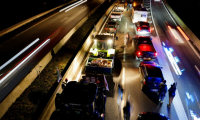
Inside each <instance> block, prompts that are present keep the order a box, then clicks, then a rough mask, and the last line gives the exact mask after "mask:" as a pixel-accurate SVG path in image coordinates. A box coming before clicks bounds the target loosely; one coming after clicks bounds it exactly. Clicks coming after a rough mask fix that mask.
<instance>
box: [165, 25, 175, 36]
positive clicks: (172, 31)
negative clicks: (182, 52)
mask: <svg viewBox="0 0 200 120" xmlns="http://www.w3.org/2000/svg"><path fill="white" fill-rule="evenodd" d="M167 27H168V28H169V30H170V31H171V33H172V34H173V36H174V37H175V39H178V37H177V36H176V34H175V33H174V30H172V28H171V27H170V26H169V25H168V26H167Z"/></svg>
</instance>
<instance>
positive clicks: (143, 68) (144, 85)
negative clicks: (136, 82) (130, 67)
mask: <svg viewBox="0 0 200 120" xmlns="http://www.w3.org/2000/svg"><path fill="white" fill-rule="evenodd" d="M161 69H162V67H161V66H160V65H158V64H157V63H156V62H152V61H143V62H141V63H140V65H139V73H140V79H141V89H142V90H143V91H147V92H153V93H158V92H159V84H160V83H161V82H163V80H164V77H163V74H162V70H161Z"/></svg>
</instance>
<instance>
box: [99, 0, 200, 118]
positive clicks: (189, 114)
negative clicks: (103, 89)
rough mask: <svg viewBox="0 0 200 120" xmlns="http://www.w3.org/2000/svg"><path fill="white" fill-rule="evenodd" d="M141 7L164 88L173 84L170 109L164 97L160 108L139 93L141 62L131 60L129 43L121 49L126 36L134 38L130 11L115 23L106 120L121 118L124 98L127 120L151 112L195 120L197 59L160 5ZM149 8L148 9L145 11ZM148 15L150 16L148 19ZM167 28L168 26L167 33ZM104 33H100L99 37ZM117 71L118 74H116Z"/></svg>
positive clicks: (199, 107)
mask: <svg viewBox="0 0 200 120" xmlns="http://www.w3.org/2000/svg"><path fill="white" fill-rule="evenodd" d="M145 7H146V8H147V10H148V11H149V14H148V15H149V16H151V17H149V18H148V21H149V23H150V25H151V28H152V30H153V31H152V36H151V37H152V41H153V44H154V47H155V48H156V51H157V53H158V58H157V59H156V60H154V62H157V63H158V64H160V65H161V66H162V67H163V69H162V71H163V75H164V78H165V79H166V80H167V85H168V88H169V87H170V85H171V84H172V83H173V82H177V91H176V96H175V98H174V100H173V105H172V106H171V108H168V107H167V104H168V99H169V98H168V94H167V95H166V97H165V99H164V103H163V104H160V103H158V101H157V100H156V98H157V96H156V95H154V94H147V93H144V92H142V91H141V87H140V74H139V72H138V66H139V63H140V62H141V61H137V60H135V59H134V50H135V49H134V47H133V43H130V44H129V46H128V47H127V48H125V47H124V37H125V34H126V33H127V32H129V34H130V36H131V39H132V38H134V37H135V31H134V29H133V26H134V24H133V23H132V22H131V17H130V16H131V10H129V11H125V12H124V13H123V17H122V21H121V22H118V23H119V25H120V27H119V30H118V32H117V36H118V38H119V40H118V41H116V51H117V54H116V60H115V68H114V73H113V81H114V82H115V87H114V91H115V93H114V97H109V96H108V98H107V103H106V115H105V116H106V120H112V119H118V120H120V119H121V117H122V116H123V114H122V113H121V112H120V111H122V107H121V106H123V103H124V101H127V99H128V97H130V98H129V100H130V103H131V107H132V110H131V120H135V119H136V118H137V115H138V114H139V113H141V112H145V111H153V112H159V113H163V114H164V115H165V116H167V117H169V118H170V120H195V119H199V116H200V104H199V97H200V94H199V90H198V87H199V68H198V67H200V65H199V62H198V61H199V57H198V56H197V55H196V54H195V52H194V51H193V49H192V48H191V46H190V44H189V42H188V41H187V40H186V39H185V38H184V37H183V35H182V34H181V33H180V32H179V31H178V29H177V27H176V26H177V24H176V23H175V21H174V20H173V18H171V15H170V14H169V13H168V12H167V10H166V8H165V6H164V5H163V3H162V2H154V1H151V4H150V1H149V0H145ZM150 7H151V9H149V8H150ZM151 13H152V15H151ZM165 21H167V22H168V25H170V26H171V28H172V30H170V29H169V28H168V27H167V25H166V22H165ZM103 32H104V31H102V33H103ZM163 42H164V43H165V45H166V46H165V48H173V50H174V51H173V52H171V53H172V55H173V57H175V58H176V59H175V60H177V62H176V63H177V66H178V68H179V69H180V74H179V75H178V74H176V70H177V69H173V65H172V64H171V62H170V59H169V58H168V56H167V55H166V53H165V52H164V47H163V46H164V45H163ZM119 71H120V72H119ZM118 83H122V85H123V87H124V92H125V93H124V99H123V101H122V105H121V106H118V105H117V98H118V97H117V96H118V88H117V84H118Z"/></svg>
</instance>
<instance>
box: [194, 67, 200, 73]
mask: <svg viewBox="0 0 200 120" xmlns="http://www.w3.org/2000/svg"><path fill="white" fill-rule="evenodd" d="M194 67H195V68H196V69H197V71H198V73H199V74H200V70H199V68H198V67H197V66H196V65H195V66H194Z"/></svg>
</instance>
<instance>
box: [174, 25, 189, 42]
mask: <svg viewBox="0 0 200 120" xmlns="http://www.w3.org/2000/svg"><path fill="white" fill-rule="evenodd" d="M177 29H178V30H179V31H180V32H181V34H182V35H183V37H184V38H185V39H186V40H190V39H189V38H188V37H187V35H186V34H185V33H184V32H183V31H182V29H181V28H180V27H179V26H177Z"/></svg>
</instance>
